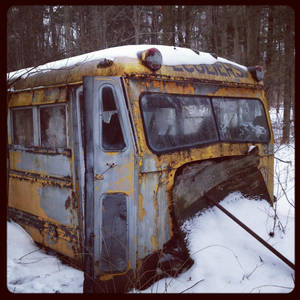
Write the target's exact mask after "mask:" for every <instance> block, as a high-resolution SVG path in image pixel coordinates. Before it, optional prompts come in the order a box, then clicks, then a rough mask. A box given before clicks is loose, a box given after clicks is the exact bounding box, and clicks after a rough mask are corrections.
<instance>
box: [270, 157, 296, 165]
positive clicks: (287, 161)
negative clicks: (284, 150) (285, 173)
mask: <svg viewBox="0 0 300 300" xmlns="http://www.w3.org/2000/svg"><path fill="white" fill-rule="evenodd" d="M274 158H275V159H277V160H279V161H281V162H283V163H285V164H289V165H290V166H291V165H292V162H291V161H290V160H282V159H280V158H278V157H276V156H274Z"/></svg>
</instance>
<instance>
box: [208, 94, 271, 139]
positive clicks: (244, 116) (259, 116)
mask: <svg viewBox="0 0 300 300" xmlns="http://www.w3.org/2000/svg"><path fill="white" fill-rule="evenodd" d="M212 101H213V108H214V111H215V115H216V120H217V125H218V130H219V133H220V138H221V140H222V141H232V142H238V141H243V142H262V143H267V142H269V140H270V133H269V129H268V123H267V119H266V115H265V112H264V108H263V105H262V103H261V102H260V101H259V100H257V99H233V98H213V99H212Z"/></svg>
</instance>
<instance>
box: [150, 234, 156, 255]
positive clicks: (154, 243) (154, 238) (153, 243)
mask: <svg viewBox="0 0 300 300" xmlns="http://www.w3.org/2000/svg"><path fill="white" fill-rule="evenodd" d="M151 244H152V247H153V251H156V250H158V241H157V238H156V236H155V235H152V236H151Z"/></svg>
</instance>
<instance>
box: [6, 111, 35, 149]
mask: <svg viewBox="0 0 300 300" xmlns="http://www.w3.org/2000/svg"><path fill="white" fill-rule="evenodd" d="M18 110H31V113H32V133H33V137H32V140H33V145H31V146H26V145H21V144H17V143H16V141H15V128H14V111H18ZM9 115H10V120H9V121H10V130H11V132H10V136H11V143H12V145H13V147H14V148H16V149H28V148H32V147H34V146H35V145H36V144H35V142H36V138H35V130H34V129H35V128H34V123H35V119H34V117H36V116H35V115H34V112H33V107H32V106H18V107H12V108H10V113H9Z"/></svg>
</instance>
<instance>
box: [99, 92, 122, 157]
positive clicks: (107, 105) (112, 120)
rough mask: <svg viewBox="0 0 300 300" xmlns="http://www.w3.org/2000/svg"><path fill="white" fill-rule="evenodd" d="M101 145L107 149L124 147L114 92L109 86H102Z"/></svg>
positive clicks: (112, 149) (115, 149)
mask: <svg viewBox="0 0 300 300" xmlns="http://www.w3.org/2000/svg"><path fill="white" fill-rule="evenodd" d="M102 147H103V149H104V150H107V151H120V150H122V149H124V148H125V142H124V136H123V132H122V128H121V123H120V119H119V113H118V110H117V106H116V102H115V97H114V93H113V90H112V88H111V87H109V86H105V87H103V88H102Z"/></svg>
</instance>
